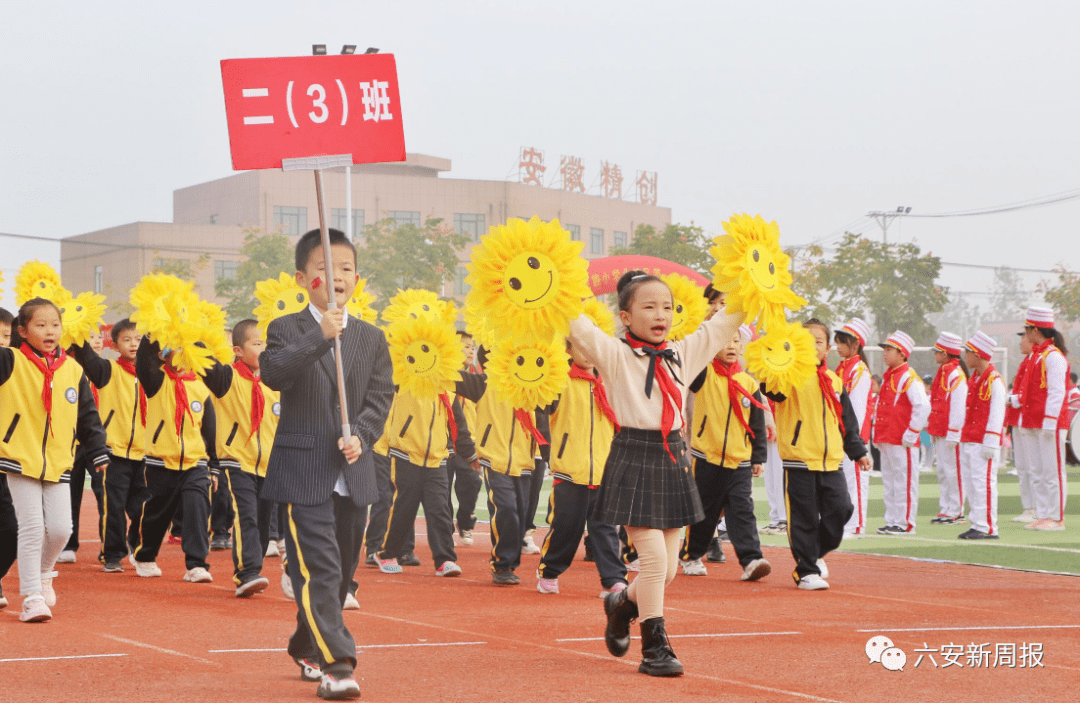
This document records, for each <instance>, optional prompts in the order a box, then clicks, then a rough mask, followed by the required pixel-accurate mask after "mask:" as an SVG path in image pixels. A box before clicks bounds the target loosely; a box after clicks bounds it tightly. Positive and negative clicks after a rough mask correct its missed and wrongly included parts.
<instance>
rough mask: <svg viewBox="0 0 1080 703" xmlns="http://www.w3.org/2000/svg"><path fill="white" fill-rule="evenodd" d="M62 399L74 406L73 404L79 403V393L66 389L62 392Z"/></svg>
mask: <svg viewBox="0 0 1080 703" xmlns="http://www.w3.org/2000/svg"><path fill="white" fill-rule="evenodd" d="M64 398H66V399H67V402H69V403H71V404H72V405H74V404H75V403H78V402H79V392H78V391H77V390H75V389H74V388H68V389H67V390H66V391H64Z"/></svg>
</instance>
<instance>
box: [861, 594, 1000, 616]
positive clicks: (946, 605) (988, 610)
mask: <svg viewBox="0 0 1080 703" xmlns="http://www.w3.org/2000/svg"><path fill="white" fill-rule="evenodd" d="M843 595H845V596H858V597H859V598H873V599H875V600H888V601H894V602H896V603H914V604H915V605H930V606H933V607H935V608H960V609H962V610H978V611H979V612H982V613H994V614H995V615H1000V614H1001V611H1000V610H994V609H992V608H976V607H974V606H971V605H955V604H952V603H931V602H929V601H924V600H911V599H910V598H889V597H888V596H874V595H870V594H869V593H857V592H855V591H845V592H844V594H843Z"/></svg>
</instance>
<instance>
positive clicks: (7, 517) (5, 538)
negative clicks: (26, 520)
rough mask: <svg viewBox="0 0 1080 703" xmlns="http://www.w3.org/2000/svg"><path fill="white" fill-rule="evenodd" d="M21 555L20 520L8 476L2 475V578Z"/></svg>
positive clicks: (0, 532) (0, 544)
mask: <svg viewBox="0 0 1080 703" xmlns="http://www.w3.org/2000/svg"><path fill="white" fill-rule="evenodd" d="M18 554H19V518H18V517H16V516H15V506H14V505H13V504H12V502H11V492H10V491H8V485H7V474H3V473H0V578H4V576H6V575H7V572H8V570H9V569H11V565H12V564H14V563H15V558H16V557H17V556H18Z"/></svg>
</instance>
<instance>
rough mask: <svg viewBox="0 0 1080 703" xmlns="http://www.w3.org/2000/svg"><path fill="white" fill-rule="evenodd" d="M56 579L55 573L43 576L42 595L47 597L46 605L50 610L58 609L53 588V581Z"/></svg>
mask: <svg viewBox="0 0 1080 703" xmlns="http://www.w3.org/2000/svg"><path fill="white" fill-rule="evenodd" d="M55 577H56V572H55V571H53V572H51V573H48V574H42V575H41V595H42V596H44V597H45V605H47V606H49V607H50V608H55V607H56V591H54V590H53V587H52V580H53V578H55Z"/></svg>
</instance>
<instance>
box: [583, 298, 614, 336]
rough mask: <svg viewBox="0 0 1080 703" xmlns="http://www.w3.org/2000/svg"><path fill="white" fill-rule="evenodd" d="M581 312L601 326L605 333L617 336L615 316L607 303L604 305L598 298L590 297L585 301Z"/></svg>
mask: <svg viewBox="0 0 1080 703" xmlns="http://www.w3.org/2000/svg"><path fill="white" fill-rule="evenodd" d="M581 314H583V315H584V316H585V317H587V318H589V319H590V320H592V322H593V324H594V325H596V326H597V327H599V328H600V331H601V332H603V333H604V334H606V335H608V336H609V337H614V336H615V316H614V315H612V314H611V310H610V309H608V306H607V305H604V304H603V303H601V302H600V301H599V300H597V299H596V298H589V299H587V300H586V301H585V303H584V307H583V309H582V311H581Z"/></svg>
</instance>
